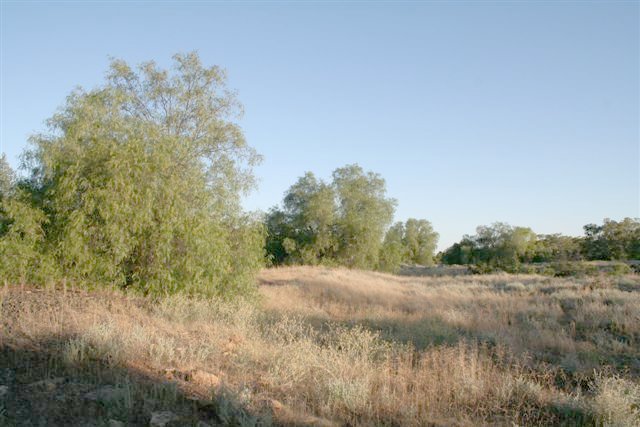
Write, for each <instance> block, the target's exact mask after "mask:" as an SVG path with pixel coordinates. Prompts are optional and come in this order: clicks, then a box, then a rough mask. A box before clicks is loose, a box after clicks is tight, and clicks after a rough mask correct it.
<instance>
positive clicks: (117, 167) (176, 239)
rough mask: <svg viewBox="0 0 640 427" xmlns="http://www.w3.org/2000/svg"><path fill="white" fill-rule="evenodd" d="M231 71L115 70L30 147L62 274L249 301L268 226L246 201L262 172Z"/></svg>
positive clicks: (179, 67)
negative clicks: (230, 84)
mask: <svg viewBox="0 0 640 427" xmlns="http://www.w3.org/2000/svg"><path fill="white" fill-rule="evenodd" d="M241 112H242V110H241V106H240V104H239V102H238V100H237V98H236V96H235V94H234V93H233V92H232V91H230V90H229V89H228V88H227V85H226V75H225V72H224V70H222V69H220V68H218V67H215V66H214V67H205V66H203V64H202V63H201V61H200V59H199V57H198V55H197V54H195V53H190V54H180V55H176V56H174V65H173V68H172V69H170V70H165V69H161V68H159V67H158V66H157V65H156V64H155V63H154V62H146V63H143V64H142V65H140V66H139V67H137V68H135V69H134V68H132V67H130V66H129V65H128V64H126V63H125V62H123V61H120V60H113V61H112V63H111V67H110V69H109V72H108V74H107V80H106V82H105V84H103V85H102V86H101V87H99V88H96V89H94V90H90V91H85V90H76V91H75V92H73V93H72V94H71V95H70V96H69V97H68V98H67V102H66V104H65V105H64V106H63V108H62V109H60V111H59V112H58V113H56V114H55V115H54V116H53V117H52V118H51V119H50V120H49V121H48V127H49V130H48V132H47V133H44V134H40V135H37V136H34V137H33V138H31V141H30V143H31V148H30V150H29V151H28V153H27V155H26V156H25V159H26V164H27V165H28V166H29V167H30V170H31V179H30V187H31V192H32V193H33V194H34V196H33V200H36V201H39V203H40V205H39V206H38V208H40V209H41V210H42V212H44V213H46V215H47V217H48V226H47V228H46V232H47V239H49V240H50V241H51V242H52V244H51V245H50V246H51V248H52V250H53V251H54V255H55V258H56V259H57V260H58V262H59V264H60V265H61V267H62V269H63V271H64V274H65V275H67V276H69V277H73V278H75V279H77V280H82V281H85V282H91V283H111V284H118V285H122V286H136V287H140V288H142V289H144V290H146V291H148V292H157V293H166V292H175V291H178V290H183V289H184V290H187V291H189V292H206V293H219V294H224V295H229V294H233V293H236V292H244V291H245V290H246V289H247V287H248V286H250V285H249V283H250V280H246V279H247V278H248V277H250V276H251V275H252V272H254V271H255V270H256V269H257V268H258V266H259V262H260V259H261V258H262V253H261V252H262V249H261V244H260V242H261V237H260V236H261V233H262V231H261V226H260V225H259V224H257V223H256V221H255V220H253V219H251V218H248V217H246V216H244V215H243V214H242V212H241V209H240V196H241V194H242V193H243V192H244V191H247V190H249V189H250V188H251V187H252V185H253V175H252V173H251V168H252V166H253V165H255V164H256V163H257V162H258V161H259V159H260V158H259V156H258V155H257V154H256V152H255V151H254V149H253V148H251V147H250V146H249V145H247V143H246V141H245V138H244V136H243V133H242V131H241V129H240V127H239V126H238V125H237V123H236V119H237V118H238V117H239V116H240V114H241Z"/></svg>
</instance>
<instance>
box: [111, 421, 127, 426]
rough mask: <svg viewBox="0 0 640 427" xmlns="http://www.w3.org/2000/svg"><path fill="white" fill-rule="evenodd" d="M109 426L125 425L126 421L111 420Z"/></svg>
mask: <svg viewBox="0 0 640 427" xmlns="http://www.w3.org/2000/svg"><path fill="white" fill-rule="evenodd" d="M109 427H124V423H123V422H122V421H118V420H109Z"/></svg>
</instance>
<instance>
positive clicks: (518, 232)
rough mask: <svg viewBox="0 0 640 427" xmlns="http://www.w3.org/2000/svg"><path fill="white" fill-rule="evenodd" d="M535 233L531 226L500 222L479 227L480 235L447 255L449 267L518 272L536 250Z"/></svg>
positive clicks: (454, 246)
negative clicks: (524, 261) (458, 265)
mask: <svg viewBox="0 0 640 427" xmlns="http://www.w3.org/2000/svg"><path fill="white" fill-rule="evenodd" d="M536 239H537V237H536V235H535V233H534V232H533V231H532V230H531V229H530V228H528V227H512V226H510V225H508V224H505V223H501V222H497V223H494V224H492V225H490V226H479V227H478V228H477V229H476V235H474V236H464V238H463V239H462V241H461V242H460V243H458V244H455V245H453V246H452V247H451V248H449V249H448V250H447V251H446V252H445V253H444V254H443V257H442V259H443V262H444V263H446V264H476V265H477V268H476V270H478V271H480V272H491V271H494V270H496V269H499V270H504V271H511V272H514V271H517V270H518V268H519V265H520V263H521V262H522V261H523V259H524V258H525V257H526V256H527V254H528V253H530V252H531V250H532V248H533V247H535V242H536Z"/></svg>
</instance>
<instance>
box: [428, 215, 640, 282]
mask: <svg viewBox="0 0 640 427" xmlns="http://www.w3.org/2000/svg"><path fill="white" fill-rule="evenodd" d="M583 228H584V236H583V237H570V236H563V235H561V234H547V235H537V234H535V233H534V232H533V231H532V230H531V229H530V228H528V227H512V226H510V225H508V224H505V223H501V222H498V223H495V224H492V225H490V226H480V227H478V228H477V229H476V234H475V235H472V236H469V235H465V236H464V237H463V238H462V240H461V241H460V242H458V243H455V244H453V245H452V246H451V247H450V248H448V249H447V250H446V251H444V252H442V253H441V254H439V257H440V259H441V261H442V263H443V264H466V265H476V266H479V267H481V268H484V269H487V270H491V269H501V270H505V271H517V270H518V267H519V266H520V265H521V264H525V263H545V262H546V263H549V262H569V261H582V260H585V261H593V260H617V261H625V260H640V220H638V219H632V218H625V219H623V220H622V221H619V222H617V221H613V220H611V219H605V220H604V222H603V224H602V225H597V224H587V225H585V226H584V227H583Z"/></svg>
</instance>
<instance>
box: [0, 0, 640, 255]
mask: <svg viewBox="0 0 640 427" xmlns="http://www.w3.org/2000/svg"><path fill="white" fill-rule="evenodd" d="M1 8H2V18H1V36H2V40H1V45H2V54H1V61H2V64H1V71H2V76H1V80H2V87H1V102H2V114H1V116H2V123H1V134H0V136H1V142H2V150H3V151H4V152H6V153H7V155H8V157H9V160H10V162H11V163H12V164H13V165H14V166H15V165H17V164H18V156H19V154H20V153H21V151H22V150H23V149H24V147H25V145H26V139H27V137H28V135H29V134H31V133H34V132H37V131H40V130H43V129H44V125H43V122H44V120H45V119H46V118H47V117H49V116H51V114H52V113H53V112H54V111H55V109H56V108H57V107H58V106H60V105H61V104H62V103H63V101H64V98H65V96H66V95H67V94H68V93H69V92H70V91H71V90H72V89H73V88H74V87H75V86H77V85H80V86H83V87H86V88H91V87H94V86H96V85H98V84H100V83H101V81H102V79H103V76H104V72H105V70H106V68H107V65H108V57H109V56H115V57H119V58H122V59H125V60H127V61H129V62H131V63H138V62H141V61H144V60H148V59H154V60H156V61H158V62H159V63H160V64H163V65H168V64H169V63H170V58H171V55H172V54H174V53H176V52H185V51H191V50H197V51H198V52H199V53H200V55H201V57H202V59H203V61H204V62H205V64H209V65H213V64H218V65H221V66H223V67H225V68H226V69H227V70H228V72H229V77H230V86H231V87H232V88H234V89H236V90H237V91H238V94H239V98H240V100H241V101H242V103H243V104H244V106H245V110H246V113H245V116H244V118H243V119H242V121H241V125H242V127H243V128H244V130H245V133H246V136H247V138H248V141H249V142H250V144H252V145H253V146H254V147H256V148H257V149H258V151H259V152H260V153H261V154H263V155H264V157H265V161H264V163H263V165H262V166H260V167H259V168H257V169H256V174H257V176H258V177H259V178H260V187H259V190H258V191H257V192H255V193H254V194H252V195H251V196H250V197H248V198H247V200H246V202H245V206H246V208H247V209H252V210H253V209H262V210H266V209H267V208H269V207H270V206H273V205H274V204H276V203H278V202H279V201H280V200H281V199H282V195H283V193H284V192H285V191H286V189H287V188H288V187H289V186H290V185H291V184H292V183H293V182H294V181H295V180H296V178H297V177H298V176H300V175H302V174H303V173H304V172H305V171H307V170H310V171H313V172H315V173H316V174H317V175H319V176H321V177H325V178H329V176H330V173H331V171H332V170H333V169H335V168H336V167H339V166H342V165H344V164H347V163H354V162H357V163H359V164H360V165H362V166H363V167H364V168H365V169H369V170H373V171H376V172H379V173H381V174H382V175H383V176H384V177H385V178H386V180H387V186H388V192H389V195H390V196H392V197H395V198H396V199H397V200H398V209H397V213H396V217H397V219H399V220H404V219H406V218H408V217H417V218H427V219H429V220H430V221H432V223H433V225H434V227H435V229H436V230H437V231H439V232H440V234H441V242H440V248H444V247H446V246H448V245H450V244H451V243H453V242H454V241H457V240H458V239H460V238H461V236H462V235H463V234H465V233H473V232H474V230H475V227H476V226H477V225H480V224H489V223H491V222H494V221H506V222H509V223H511V224H513V225H525V226H531V227H532V228H533V229H534V230H535V231H536V232H539V233H551V232H563V233H566V234H581V232H582V229H581V227H582V225H584V224H586V223H589V222H600V221H602V219H603V218H604V217H610V218H613V219H621V218H623V217H625V216H631V217H638V216H640V214H639V210H640V206H639V205H640V201H639V197H640V196H639V193H640V183H639V181H640V155H639V137H640V135H639V133H640V126H639V119H640V118H639V114H640V111H639V98H640V84H639V80H640V49H639V40H640V34H639V20H640V8H639V3H638V2H631V1H629V2H615V1H603V2H588V1H576V2H536V1H529V2H517V1H510V2H480V1H474V2H455V3H454V2H450V3H445V2H403V3H398V2H384V3H374V2H368V3H364V2H350V3H339V2H309V3H297V2H271V3H257V2H253V3H247V2H245V3H235V4H232V3H215V2H197V3H196V2H193V3H188V2H180V3H177V2H176V3H160V4H158V3H156V4H152V3H125V2H110V3H109V2H102V3H101V2H87V3H74V2H66V3H54V2H39V3H27V2H5V1H3V2H2V5H1Z"/></svg>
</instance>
